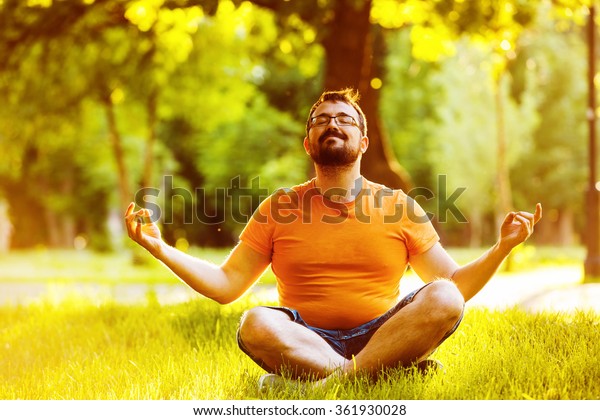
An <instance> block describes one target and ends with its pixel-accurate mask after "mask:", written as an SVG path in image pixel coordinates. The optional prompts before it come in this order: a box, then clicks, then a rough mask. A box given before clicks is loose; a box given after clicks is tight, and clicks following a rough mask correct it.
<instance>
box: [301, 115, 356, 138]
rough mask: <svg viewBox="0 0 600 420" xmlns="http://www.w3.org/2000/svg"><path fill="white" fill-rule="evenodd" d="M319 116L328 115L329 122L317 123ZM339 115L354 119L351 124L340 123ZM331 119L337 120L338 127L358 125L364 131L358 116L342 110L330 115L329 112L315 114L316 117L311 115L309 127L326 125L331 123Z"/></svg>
mask: <svg viewBox="0 0 600 420" xmlns="http://www.w3.org/2000/svg"><path fill="white" fill-rule="evenodd" d="M319 117H327V118H328V120H327V122H324V123H323V124H315V120H316V119H317V118H319ZM338 117H348V118H350V119H351V120H352V122H351V123H350V124H344V123H340V121H339V120H338ZM331 120H335V123H336V124H337V125H338V127H352V126H354V127H356V128H358V129H359V130H360V131H361V133H362V128H361V127H360V125H359V124H358V122H357V121H356V118H354V117H353V116H352V115H348V114H346V113H343V112H340V113H339V114H336V115H329V114H319V115H315V116H314V117H310V118H309V120H308V121H309V122H310V124H309V127H308V129H309V130H310V129H311V128H313V127H325V126H327V125H329V124H330V123H331Z"/></svg>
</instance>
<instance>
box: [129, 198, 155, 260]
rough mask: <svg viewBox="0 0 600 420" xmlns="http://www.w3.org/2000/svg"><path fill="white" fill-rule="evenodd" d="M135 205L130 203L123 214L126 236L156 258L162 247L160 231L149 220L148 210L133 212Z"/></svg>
mask: <svg viewBox="0 0 600 420" xmlns="http://www.w3.org/2000/svg"><path fill="white" fill-rule="evenodd" d="M134 208H135V203H130V204H129V207H127V211H126V212H125V226H127V234H128V235H129V237H130V238H131V239H133V240H134V241H135V242H137V243H138V244H140V245H141V246H143V247H144V248H146V249H147V250H148V251H149V252H150V253H151V254H152V255H154V256H155V257H158V255H159V253H160V249H161V247H162V245H163V241H162V239H161V234H160V230H159V229H158V226H156V224H155V223H154V222H152V221H151V220H150V212H149V211H148V209H140V210H138V211H136V212H134V211H133V209H134Z"/></svg>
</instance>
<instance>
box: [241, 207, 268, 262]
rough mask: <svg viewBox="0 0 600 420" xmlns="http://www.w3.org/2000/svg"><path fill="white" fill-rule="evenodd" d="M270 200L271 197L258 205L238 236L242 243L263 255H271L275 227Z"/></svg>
mask: <svg viewBox="0 0 600 420" xmlns="http://www.w3.org/2000/svg"><path fill="white" fill-rule="evenodd" d="M272 199H273V197H272V196H271V197H268V198H266V199H265V200H263V202H262V203H260V205H259V206H258V208H257V209H256V211H255V212H254V214H253V215H252V217H251V218H250V221H248V224H246V226H245V227H244V229H243V230H242V233H241V234H240V240H241V241H242V242H244V243H245V244H247V245H249V246H250V248H252V249H253V250H255V251H257V252H259V253H261V254H264V255H271V254H272V253H273V232H274V229H275V225H274V223H273V218H272V217H271V204H272V203H271V201H272Z"/></svg>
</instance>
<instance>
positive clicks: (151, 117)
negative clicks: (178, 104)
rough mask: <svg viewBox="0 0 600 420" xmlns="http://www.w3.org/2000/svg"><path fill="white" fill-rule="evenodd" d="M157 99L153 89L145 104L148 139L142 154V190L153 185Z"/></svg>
mask: <svg viewBox="0 0 600 420" xmlns="http://www.w3.org/2000/svg"><path fill="white" fill-rule="evenodd" d="M157 97H158V94H157V92H156V89H154V90H153V91H152V93H151V94H150V96H149V98H148V102H147V110H146V112H147V113H148V137H147V138H146V150H145V152H144V171H143V175H142V181H141V187H142V188H144V187H151V186H152V185H153V179H152V178H153V176H152V175H153V168H154V165H153V163H154V143H156V125H157V123H158V119H157V117H156V106H157Z"/></svg>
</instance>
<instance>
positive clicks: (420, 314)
mask: <svg viewBox="0 0 600 420" xmlns="http://www.w3.org/2000/svg"><path fill="white" fill-rule="evenodd" d="M357 101H358V94H357V93H355V92H353V91H352V90H343V91H335V92H325V93H324V94H323V95H322V96H321V98H320V99H319V100H318V101H317V102H316V103H315V104H314V105H313V107H312V109H311V110H310V113H309V118H308V122H307V125H306V137H305V139H304V148H305V150H306V153H307V154H308V155H310V157H311V159H312V160H313V162H314V166H315V171H316V176H315V178H314V179H312V180H310V181H308V182H306V183H304V184H302V185H299V186H296V187H293V188H291V189H287V190H280V191H278V192H276V193H275V194H273V195H272V196H270V197H269V198H267V199H266V200H264V201H263V202H262V203H261V205H260V206H259V208H258V209H257V211H256V212H255V214H254V215H253V217H252V219H251V220H250V222H249V223H248V225H247V226H246V227H245V229H244V231H243V232H242V234H241V235H240V242H239V243H238V245H237V246H236V247H235V248H234V249H233V251H232V252H231V253H230V255H229V256H228V257H227V259H226V261H225V262H224V263H223V264H222V265H220V266H218V265H214V264H211V263H208V262H206V261H202V260H199V259H196V258H192V257H190V256H188V255H186V254H184V253H182V252H180V251H178V250H176V249H175V248H172V247H170V246H168V245H166V244H165V243H164V242H163V241H162V240H161V236H160V232H159V230H158V228H157V227H156V225H154V224H152V223H150V224H142V223H138V222H137V220H139V218H140V217H147V216H149V212H148V211H147V210H146V209H141V210H139V211H136V212H134V211H133V208H134V204H133V203H132V204H131V205H130V206H129V208H128V209H127V212H126V225H127V229H128V233H129V236H130V237H131V238H132V239H133V240H134V241H136V242H137V243H139V244H140V245H141V246H143V247H144V248H146V249H147V250H148V251H149V252H151V253H152V255H154V256H155V257H156V258H158V259H159V260H161V261H163V262H164V263H165V264H166V265H167V266H168V267H169V268H170V269H171V270H172V271H173V272H174V273H175V274H176V275H178V276H179V277H180V278H181V279H182V280H183V281H185V282H186V283H187V284H188V285H190V286H191V287H192V288H194V289H195V290H196V291H198V292H199V293H201V294H202V295H204V296H207V297H209V298H211V299H214V300H215V301H217V302H219V303H222V304H226V303H229V302H232V301H234V300H235V299H237V298H238V297H239V296H241V295H242V294H243V293H244V291H246V290H247V289H248V288H249V287H250V286H251V285H252V284H253V283H254V282H255V281H256V280H257V278H258V277H259V276H260V275H261V274H262V273H263V272H264V270H265V269H266V268H267V267H268V266H269V264H271V266H272V269H273V272H274V273H275V275H276V277H277V289H278V292H279V300H280V305H281V306H279V307H256V308H253V309H250V310H249V311H248V312H247V313H246V314H245V315H244V317H243V318H242V321H241V323H240V327H239V330H238V343H239V345H240V348H241V349H242V350H243V351H244V352H245V353H246V354H248V356H250V357H251V358H252V359H253V360H254V361H255V362H257V363H258V364H259V365H260V366H261V367H263V368H264V369H265V370H266V371H268V372H269V374H267V375H264V376H263V377H262V378H261V384H263V385H264V384H268V383H271V382H274V381H276V380H277V378H279V376H277V375H280V374H281V373H282V372H289V374H290V375H291V376H292V377H295V378H311V379H322V380H324V381H326V380H327V378H330V377H333V376H335V375H346V374H351V373H353V372H356V371H359V372H365V373H367V374H371V375H373V376H376V375H377V373H378V372H379V371H381V369H383V368H386V367H395V366H411V365H415V364H420V365H421V366H423V365H424V366H427V365H428V363H429V361H428V360H427V356H428V355H429V354H431V353H432V352H433V351H434V350H435V349H436V348H437V347H438V346H439V345H440V344H441V342H442V341H444V340H445V339H446V338H447V337H448V336H449V335H450V334H451V333H452V332H454V330H455V329H456V328H457V327H458V324H459V323H460V320H461V319H462V314H463V308H464V303H465V301H467V300H469V299H470V298H472V297H473V296H474V295H475V294H476V293H477V292H478V291H479V290H481V288H482V287H483V286H484V285H485V284H486V283H487V282H488V280H489V279H490V278H491V277H492V276H493V274H494V273H495V272H496V270H497V268H498V267H499V266H500V264H501V263H502V261H503V260H504V259H505V258H506V256H507V255H508V254H509V253H510V251H511V250H512V249H513V248H514V247H515V246H516V245H518V244H520V243H521V242H523V241H525V240H526V239H527V238H528V237H529V236H530V235H531V233H532V232H533V227H534V225H535V223H537V222H538V221H539V220H540V218H541V211H542V209H541V205H540V204H538V205H537V206H536V210H535V214H531V213H527V212H522V211H520V212H511V213H509V214H508V215H507V216H506V218H505V220H504V222H503V224H502V227H501V231H500V237H499V240H498V242H497V243H496V244H495V245H494V246H493V247H492V248H491V249H490V250H489V251H487V252H486V253H485V254H484V255H482V256H481V257H480V258H479V259H477V260H476V261H473V262H472V263H470V264H467V265H465V266H462V267H460V266H459V265H458V264H457V263H456V262H455V261H454V260H453V259H452V258H451V257H450V256H449V255H448V254H447V253H446V251H445V250H444V249H443V248H442V246H441V245H440V243H439V237H438V235H437V233H436V232H435V230H434V228H433V226H432V225H431V223H430V222H429V220H428V218H427V217H426V215H425V213H424V211H423V210H422V209H421V208H420V207H419V205H418V204H416V202H414V201H413V200H411V199H410V198H409V197H407V196H406V194H405V193H404V192H402V191H399V190H391V189H389V188H386V187H384V186H382V185H378V184H375V183H372V182H370V181H368V180H366V179H364V178H363V177H362V176H361V173H360V161H361V157H362V155H363V153H365V151H366V150H367V147H368V145H369V139H368V137H367V123H366V120H365V117H364V114H363V112H362V110H361V109H360V107H359V106H358V103H357ZM408 265H410V266H411V268H412V269H413V270H414V271H415V272H416V273H417V274H418V275H419V277H420V278H421V279H422V280H423V281H424V282H425V286H423V287H422V288H420V289H418V290H416V291H413V292H411V293H409V294H408V295H407V296H406V297H404V298H403V299H401V300H399V282H400V278H401V277H402V275H403V273H404V272H405V270H406V268H407V266H408Z"/></svg>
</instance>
